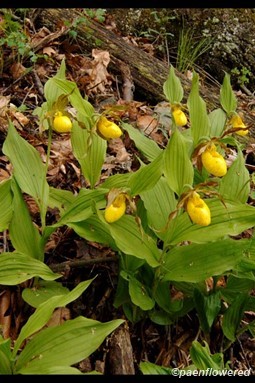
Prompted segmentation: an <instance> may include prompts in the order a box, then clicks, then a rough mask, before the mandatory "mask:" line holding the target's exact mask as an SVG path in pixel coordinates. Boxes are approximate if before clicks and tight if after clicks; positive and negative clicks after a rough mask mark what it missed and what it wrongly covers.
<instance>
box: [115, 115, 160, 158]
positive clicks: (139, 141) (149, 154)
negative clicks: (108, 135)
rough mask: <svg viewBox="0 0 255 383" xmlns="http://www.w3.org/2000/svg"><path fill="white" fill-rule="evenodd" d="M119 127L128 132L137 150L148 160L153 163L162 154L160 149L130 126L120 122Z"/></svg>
mask: <svg viewBox="0 0 255 383" xmlns="http://www.w3.org/2000/svg"><path fill="white" fill-rule="evenodd" d="M121 127H122V128H123V129H124V130H126V131H127V132H128V135H129V137H130V138H131V140H133V141H134V143H135V146H136V147H137V149H138V150H139V151H140V152H141V153H142V154H143V155H144V156H145V157H146V158H147V159H148V160H149V161H153V160H154V159H155V158H157V157H158V156H159V154H160V153H161V152H162V149H160V147H159V146H158V145H157V144H156V142H155V141H153V140H152V139H151V138H149V137H146V136H145V135H144V134H143V133H141V132H140V131H139V130H138V129H135V128H134V127H133V126H132V125H130V124H127V123H125V122H122V124H121Z"/></svg>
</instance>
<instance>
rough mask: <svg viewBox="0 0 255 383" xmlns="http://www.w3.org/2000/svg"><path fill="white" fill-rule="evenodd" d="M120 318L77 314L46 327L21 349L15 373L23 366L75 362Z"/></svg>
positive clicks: (92, 349) (83, 357)
mask: <svg viewBox="0 0 255 383" xmlns="http://www.w3.org/2000/svg"><path fill="white" fill-rule="evenodd" d="M123 322H124V320H122V319H116V320H112V321H110V322H106V323H101V322H98V321H96V320H92V319H87V318H84V317H78V318H76V319H73V320H68V321H66V322H65V323H63V324H62V325H60V326H57V327H56V326H55V327H50V328H47V329H46V330H43V331H41V332H40V333H39V334H37V335H35V336H34V337H33V339H32V340H31V341H30V342H29V343H28V344H27V345H26V347H25V348H24V349H23V351H22V352H21V353H20V355H19V357H18V360H17V363H16V373H17V374H19V373H26V368H33V370H35V369H36V368H37V369H38V371H44V369H48V368H51V367H54V366H71V365H73V364H76V363H78V362H80V361H81V360H82V359H85V358H87V357H88V356H89V355H91V354H92V353H93V352H94V351H95V350H96V349H97V348H98V347H99V346H100V345H101V343H102V342H103V341H104V340H105V338H106V337H107V336H108V335H109V334H110V333H111V332H112V331H114V330H115V329H116V328H117V327H118V326H120V325H121V324H122V323H123ZM23 368H24V369H23Z"/></svg>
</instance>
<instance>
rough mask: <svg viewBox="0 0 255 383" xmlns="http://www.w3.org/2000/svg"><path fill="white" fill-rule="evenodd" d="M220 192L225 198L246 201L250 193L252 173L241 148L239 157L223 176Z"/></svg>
mask: <svg viewBox="0 0 255 383" xmlns="http://www.w3.org/2000/svg"><path fill="white" fill-rule="evenodd" d="M219 193H220V194H221V195H222V197H223V198H226V199H230V200H233V201H235V200H236V201H239V202H241V203H245V202H246V201H247V199H248V196H249V194H250V174H249V171H248V170H247V169H246V166H245V160H244V156H243V154H242V151H241V150H240V149H239V150H238V153H237V158H236V159H235V161H234V162H233V163H232V165H231V166H230V168H229V169H228V171H227V174H226V175H225V176H224V177H222V179H221V182H220V187H219Z"/></svg>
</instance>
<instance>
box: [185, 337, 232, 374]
mask: <svg viewBox="0 0 255 383" xmlns="http://www.w3.org/2000/svg"><path fill="white" fill-rule="evenodd" d="M204 344H205V345H204V346H202V345H201V344H200V343H199V342H198V341H197V340H194V341H193V342H192V346H191V348H190V356H191V359H192V362H193V363H194V364H195V366H196V367H197V368H198V369H199V370H206V369H207V368H212V369H213V370H222V369H223V368H224V358H223V356H224V355H223V353H217V354H213V355H212V354H211V352H210V348H209V345H208V343H207V342H206V341H204Z"/></svg>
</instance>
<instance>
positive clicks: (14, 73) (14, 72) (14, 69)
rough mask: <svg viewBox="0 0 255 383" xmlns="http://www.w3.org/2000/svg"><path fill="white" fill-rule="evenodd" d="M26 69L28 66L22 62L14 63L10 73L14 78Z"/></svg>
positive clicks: (18, 76)
mask: <svg viewBox="0 0 255 383" xmlns="http://www.w3.org/2000/svg"><path fill="white" fill-rule="evenodd" d="M25 71H26V68H25V67H24V66H23V65H22V64H21V63H14V64H12V66H11V67H10V73H11V75H12V77H13V78H14V80H17V79H18V78H20V77H21V76H22V75H23V74H24V73H25Z"/></svg>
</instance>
